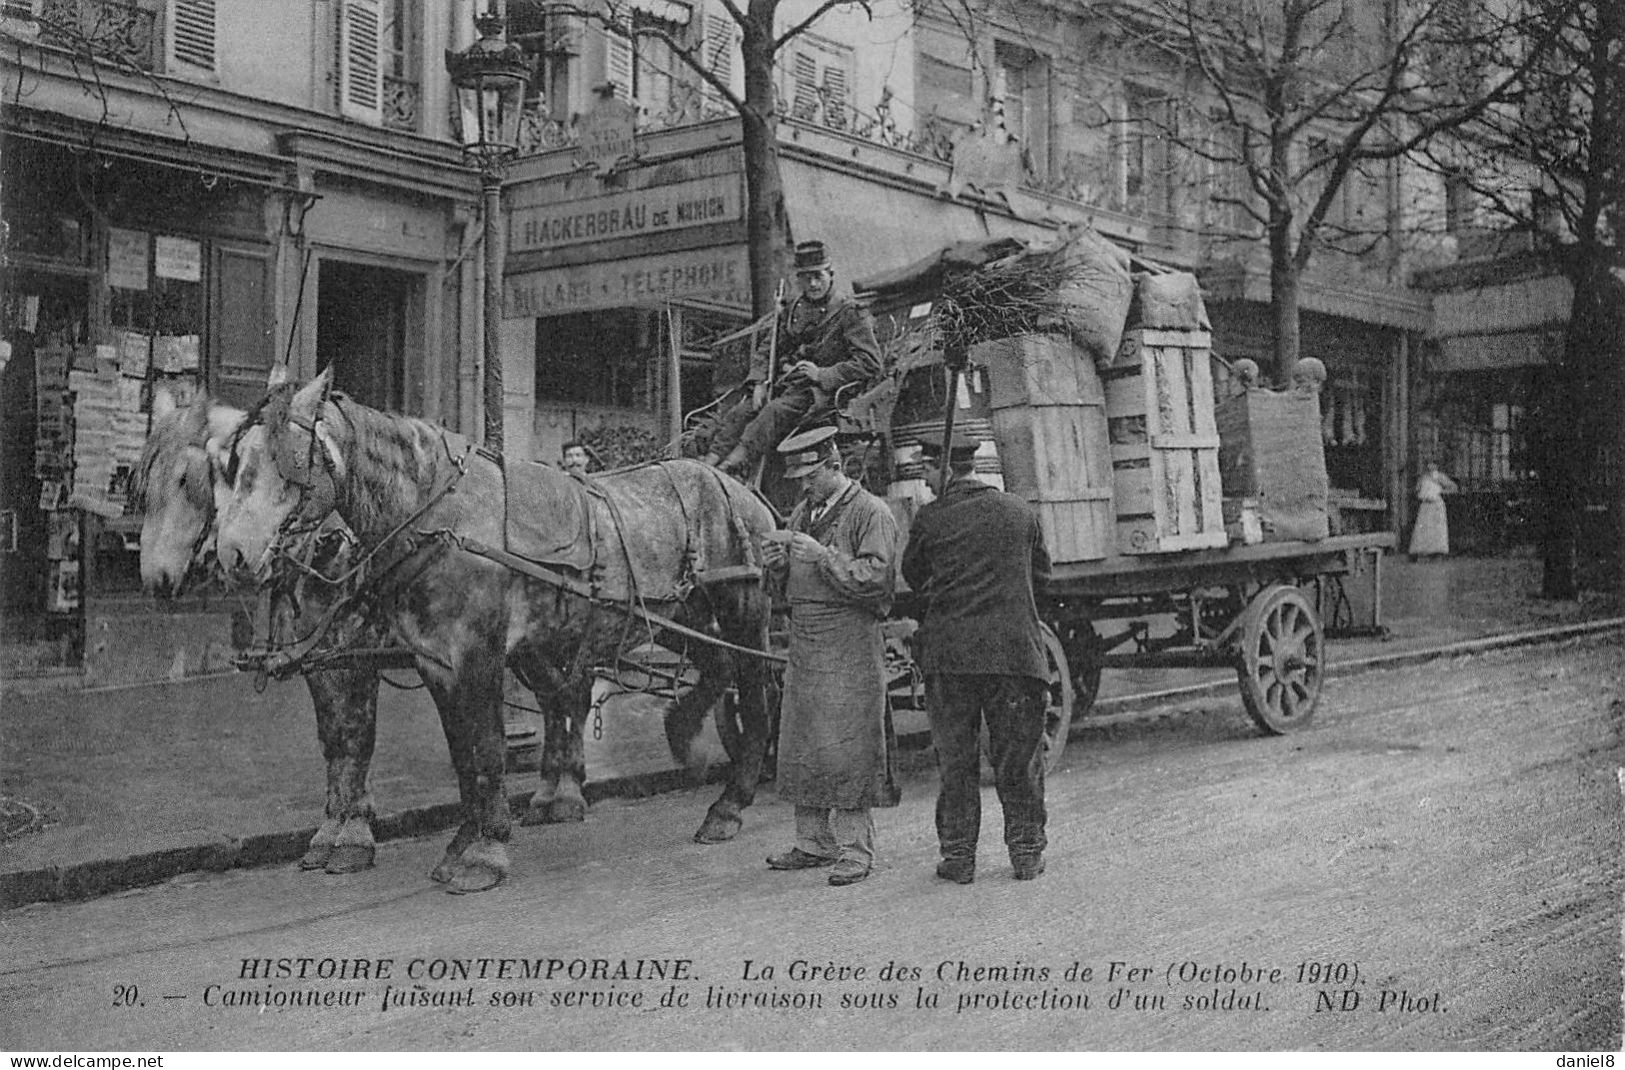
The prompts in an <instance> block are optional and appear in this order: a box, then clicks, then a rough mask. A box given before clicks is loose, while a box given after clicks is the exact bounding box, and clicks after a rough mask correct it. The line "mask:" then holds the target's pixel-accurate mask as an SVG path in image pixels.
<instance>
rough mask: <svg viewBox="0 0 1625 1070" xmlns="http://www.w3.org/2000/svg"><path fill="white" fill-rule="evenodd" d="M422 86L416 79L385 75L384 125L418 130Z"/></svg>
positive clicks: (390, 127) (396, 128)
mask: <svg viewBox="0 0 1625 1070" xmlns="http://www.w3.org/2000/svg"><path fill="white" fill-rule="evenodd" d="M421 93H422V87H421V86H419V85H418V83H417V82H416V81H412V80H408V79H405V78H398V77H396V76H395V75H392V74H386V75H384V125H385V126H386V127H388V128H389V129H391V130H407V131H414V132H415V131H416V130H417V129H418V104H419V99H420V96H421Z"/></svg>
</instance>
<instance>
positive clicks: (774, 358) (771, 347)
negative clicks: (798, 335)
mask: <svg viewBox="0 0 1625 1070" xmlns="http://www.w3.org/2000/svg"><path fill="white" fill-rule="evenodd" d="M783 315H784V280H783V279H780V280H779V288H778V289H777V290H775V291H774V293H773V326H772V327H770V328H768V333H767V384H766V385H767V388H768V389H769V390H772V389H773V385H774V384H775V383H777V382H778V379H779V319H780V318H781V317H782V316H783Z"/></svg>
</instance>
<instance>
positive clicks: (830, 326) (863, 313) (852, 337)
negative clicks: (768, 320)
mask: <svg viewBox="0 0 1625 1070" xmlns="http://www.w3.org/2000/svg"><path fill="white" fill-rule="evenodd" d="M778 350H779V361H778V363H779V369H778V370H779V374H780V375H781V376H782V375H783V374H784V373H785V372H786V371H788V370H789V369H790V367H791V365H793V364H795V363H796V362H797V361H801V360H810V361H812V362H813V363H814V364H816V365H818V368H819V371H818V373H817V375H816V376H815V381H816V383H817V386H818V388H819V389H820V390H823V391H825V392H827V393H832V394H833V393H834V392H835V391H836V390H838V389H839V388H841V387H843V386H845V385H846V384H847V383H864V382H868V381H869V380H871V379H876V378H879V376H880V373H881V371H882V370H883V366H882V363H881V359H880V343H879V342H877V341H876V340H875V324H874V319H873V318H872V317H871V316H870V315H869V311H868V310H867V309H865V308H864V307H863V306H862V305H860V304H858V303H857V302H856V301H855V300H853V299H852V297H851V296H849V295H847V294H840V293H831V294H830V296H829V300H827V301H824V302H822V303H818V302H813V301H808V300H807V299H806V298H804V297H798V298H796V299H795V300H794V301H793V302H791V304H790V307H789V309H787V310H786V312H785V314H784V319H783V321H782V322H781V323H780V324H779V338H778ZM767 374H768V368H767V353H766V352H765V351H764V352H760V353H758V354H757V355H756V359H755V361H754V362H753V364H752V365H751V371H750V378H751V379H752V381H754V382H758V383H760V382H765V381H766V380H767Z"/></svg>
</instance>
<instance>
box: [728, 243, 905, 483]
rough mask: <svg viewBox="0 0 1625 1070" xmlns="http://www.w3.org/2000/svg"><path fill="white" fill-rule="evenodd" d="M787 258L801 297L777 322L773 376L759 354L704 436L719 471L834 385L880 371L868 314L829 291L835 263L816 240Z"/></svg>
mask: <svg viewBox="0 0 1625 1070" xmlns="http://www.w3.org/2000/svg"><path fill="white" fill-rule="evenodd" d="M795 262H796V282H797V283H798V284H799V285H800V287H801V296H799V297H797V298H796V299H795V300H794V301H793V302H791V304H790V307H789V308H788V309H787V310H786V311H785V313H784V315H783V317H782V318H781V320H780V323H779V336H778V341H777V347H778V351H779V353H780V359H779V380H778V382H776V383H774V382H769V376H770V369H769V368H768V367H767V366H766V355H765V354H763V355H762V357H761V363H760V364H759V365H758V366H754V367H752V368H751V370H750V378H749V379H748V380H747V382H748V384H749V385H750V387H751V391H750V394H749V396H747V397H745V398H744V399H743V400H741V401H740V402H739V403H738V404H736V405H734V406H733V408H731V409H729V410H728V411H727V412H725V413H724V414H723V415H722V419H721V421H720V422H719V424H718V426H717V430H716V434H715V435H714V436H713V437H712V439H711V448H710V452H709V453H708V454H707V456H706V458H705V460H706V462H707V463H709V464H713V465H719V466H720V467H721V468H722V469H723V471H726V472H732V473H735V474H743V473H745V472H748V471H749V470H750V468H751V466H752V465H754V464H755V463H756V460H757V458H759V457H762V456H765V455H766V454H768V453H770V452H771V451H772V450H773V449H774V447H776V446H777V445H778V444H779V440H780V439H782V438H783V437H784V436H785V435H788V434H789V433H790V432H791V431H793V430H794V429H795V426H796V424H798V423H800V422H801V420H802V419H803V418H804V417H805V416H806V415H807V414H808V413H810V412H812V411H813V409H814V408H815V407H817V406H819V405H823V404H828V403H829V401H830V399H832V398H834V396H835V392H836V391H837V390H839V389H840V388H841V387H843V386H845V385H846V384H848V383H866V382H868V381H869V380H871V379H875V378H877V377H878V376H879V375H880V373H881V360H880V343H878V342H877V341H875V325H874V320H873V319H871V318H870V316H869V313H868V312H867V311H866V310H865V309H864V308H863V307H862V306H861V305H859V304H858V303H857V302H856V301H854V300H853V299H852V298H851V297H850V296H849V295H847V294H839V293H836V292H835V268H834V266H833V265H831V263H830V260H829V256H828V254H827V253H826V252H825V251H824V243H823V242H817V241H804V242H801V243H799V244H798V245H797V246H796V261H795ZM770 392H772V393H773V395H774V396H773V397H772V400H769V399H768V395H769V393H770Z"/></svg>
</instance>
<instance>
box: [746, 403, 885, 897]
mask: <svg viewBox="0 0 1625 1070" xmlns="http://www.w3.org/2000/svg"><path fill="white" fill-rule="evenodd" d="M834 436H835V429H834V428H832V427H822V428H816V429H814V430H812V431H807V432H803V433H802V434H799V435H796V436H794V437H793V438H790V439H787V440H786V441H785V442H784V444H783V445H782V446H780V447H779V449H780V451H781V452H782V453H784V454H785V475H786V476H787V477H788V478H790V479H799V480H801V481H802V499H801V502H800V503H799V504H798V505H797V506H796V508H795V512H793V513H792V514H791V515H790V524H789V532H788V533H786V535H785V537H784V538H783V539H782V540H778V541H770V542H769V543H768V544H767V546H766V547H764V549H763V554H762V557H763V561H764V563H765V564H766V565H767V566H768V568H769V569H770V570H771V571H773V572H775V573H777V574H779V575H781V576H784V577H785V580H786V595H787V597H788V599H789V602H790V663H789V665H788V666H787V667H786V668H785V672H784V698H783V701H782V703H781V706H780V716H779V771H778V792H779V797H780V798H781V799H784V800H786V801H788V802H792V803H794V804H795V808H796V842H795V846H793V847H791V848H790V849H789V850H786V851H784V852H782V853H780V854H776V855H774V856H773V857H771V858H769V859H768V860H767V864H768V865H769V866H770V867H771V868H773V869H781V870H786V869H815V868H818V867H820V866H828V865H832V864H833V866H834V868H833V869H832V870H831V871H830V875H829V883H831V884H834V885H843V884H855V883H857V882H858V881H861V880H863V879H864V878H865V877H867V876H868V875H869V872H870V870H871V869H872V868H873V867H874V857H875V848H874V836H875V826H874V820H873V818H872V817H871V816H870V812H869V811H870V808H871V807H875V806H895V805H897V791H896V781H895V779H894V777H893V773H892V757H893V749H894V745H895V740H893V739H892V738H891V735H890V733H889V732H888V728H889V725H888V723H887V720H886V672H885V662H886V653H885V642H884V640H883V639H882V637H881V634H880V622H881V621H882V620H884V619H885V617H886V613H887V611H888V610H889V609H890V608H891V600H892V591H893V588H894V586H895V584H896V567H897V566H896V561H897V521H896V520H895V519H894V518H893V517H892V513H891V510H890V509H889V508H887V506H886V503H885V502H883V501H881V500H880V499H879V498H876V497H875V496H874V495H873V494H870V493H869V492H867V491H865V490H864V489H863V488H862V487H860V486H858V485H857V483H855V482H853V481H852V480H851V479H849V478H847V476H846V475H845V473H843V472H842V471H841V461H840V454H839V452H838V451H837V450H836V447H835V440H834Z"/></svg>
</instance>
